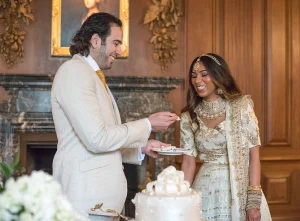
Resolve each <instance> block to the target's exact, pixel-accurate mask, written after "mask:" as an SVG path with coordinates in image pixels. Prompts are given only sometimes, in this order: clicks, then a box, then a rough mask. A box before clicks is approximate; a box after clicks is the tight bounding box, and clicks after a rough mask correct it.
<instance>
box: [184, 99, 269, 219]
mask: <svg viewBox="0 0 300 221" xmlns="http://www.w3.org/2000/svg"><path fill="white" fill-rule="evenodd" d="M198 121H199V126H198V127H195V125H194V124H195V123H192V120H191V118H190V115H189V113H187V112H185V113H183V114H182V116H181V139H180V147H182V148H186V149H189V152H188V153H187V154H188V155H191V156H194V157H197V156H198V155H199V157H200V160H201V161H202V162H204V163H203V165H202V166H201V169H200V170H199V172H198V174H197V176H196V178H195V181H194V183H193V188H195V189H196V190H200V191H201V192H202V201H203V202H202V204H203V217H202V218H203V219H207V220H215V221H217V220H228V221H229V220H232V221H245V220H246V210H245V207H246V200H247V188H248V185H249V174H248V170H249V167H248V164H249V153H250V148H251V147H255V146H259V145H260V138H259V128H258V122H257V118H256V116H255V113H254V110H253V103H252V100H251V98H250V96H243V97H242V98H240V99H237V100H235V101H231V102H228V101H227V105H226V119H225V122H222V123H221V124H220V125H219V126H217V127H216V128H215V129H212V128H208V127H206V126H205V124H204V123H203V122H201V119H199V118H198ZM220 184H221V185H220ZM261 214H262V216H261V220H262V221H269V220H272V219H271V216H270V212H269V209H268V206H267V203H266V200H265V197H264V196H263V197H262V204H261Z"/></svg>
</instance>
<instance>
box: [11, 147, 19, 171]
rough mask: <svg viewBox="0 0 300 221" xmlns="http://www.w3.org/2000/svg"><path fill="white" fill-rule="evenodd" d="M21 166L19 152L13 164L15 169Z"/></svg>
mask: <svg viewBox="0 0 300 221" xmlns="http://www.w3.org/2000/svg"><path fill="white" fill-rule="evenodd" d="M19 165H20V151H18V152H17V154H16V156H15V160H14V163H13V168H14V169H15V168H17V167H19Z"/></svg>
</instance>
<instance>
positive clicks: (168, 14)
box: [144, 0, 183, 71]
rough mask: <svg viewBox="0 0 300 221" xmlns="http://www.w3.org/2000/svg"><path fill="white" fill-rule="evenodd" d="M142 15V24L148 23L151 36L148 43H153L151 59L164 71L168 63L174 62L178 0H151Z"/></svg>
mask: <svg viewBox="0 0 300 221" xmlns="http://www.w3.org/2000/svg"><path fill="white" fill-rule="evenodd" d="M153 3H154V4H152V5H150V6H149V7H148V10H147V12H146V15H145V17H144V25H145V24H149V30H150V31H151V32H152V35H153V36H152V37H151V39H150V41H149V43H151V44H154V52H153V60H154V62H155V63H159V64H160V66H161V69H162V70H163V71H164V70H166V69H167V68H168V64H169V63H173V62H174V60H175V59H174V57H175V51H176V49H177V47H178V45H177V42H176V36H175V34H176V31H177V28H178V27H177V25H178V24H179V17H180V16H182V15H183V14H182V12H181V4H180V0H153Z"/></svg>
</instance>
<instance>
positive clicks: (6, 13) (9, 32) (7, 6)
mask: <svg viewBox="0 0 300 221" xmlns="http://www.w3.org/2000/svg"><path fill="white" fill-rule="evenodd" d="M31 3H32V0H0V24H4V28H3V29H2V28H1V30H0V31H1V32H0V54H2V55H3V59H4V61H5V62H6V64H7V66H8V67H9V68H11V67H13V66H14V65H15V64H16V63H18V62H22V61H23V57H24V47H23V42H24V39H25V35H26V32H25V31H23V30H22V29H21V27H20V26H21V25H20V23H19V20H23V22H24V23H25V24H27V25H29V22H30V20H31V21H34V15H33V10H32V7H31Z"/></svg>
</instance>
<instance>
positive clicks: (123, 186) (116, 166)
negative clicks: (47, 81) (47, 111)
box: [51, 13, 177, 221]
mask: <svg viewBox="0 0 300 221" xmlns="http://www.w3.org/2000/svg"><path fill="white" fill-rule="evenodd" d="M122 37H123V33H122V22H121V21H120V20H119V19H118V18H116V17H114V16H112V15H110V14H107V13H95V14H93V15H91V16H90V17H89V18H88V19H87V20H86V21H85V22H84V23H83V25H82V26H81V28H80V30H79V31H78V32H77V34H76V35H75V37H74V38H73V42H72V45H71V47H70V52H71V55H72V56H73V57H72V59H71V60H69V61H67V62H65V63H64V64H63V65H61V67H60V68H59V69H58V71H57V73H56V75H55V78H54V81H53V86H52V91H51V103H52V112H53V119H54V123H55V129H56V133H57V137H58V146H57V152H56V155H55V157H54V161H53V175H54V177H55V178H56V179H57V180H58V181H59V182H60V183H61V185H62V188H63V191H64V193H65V194H66V195H67V196H68V199H69V200H70V201H71V203H72V204H73V206H74V207H75V208H76V209H77V210H78V211H84V212H86V213H89V214H90V219H91V220H105V221H108V220H118V218H116V217H113V216H112V214H108V213H105V212H102V211H100V210H95V211H92V210H91V208H94V207H95V205H96V204H100V203H103V209H104V210H106V209H112V210H115V211H117V212H118V213H120V212H121V211H122V208H123V206H124V202H125V198H126V195H127V182H126V178H125V176H124V172H123V167H122V162H126V163H135V164H140V163H141V161H142V160H143V157H144V154H147V155H149V156H152V157H157V155H156V154H155V153H154V152H152V151H151V149H152V148H153V147H161V146H165V145H168V144H164V143H161V142H159V141H156V140H149V141H148V138H149V135H150V132H151V131H160V130H165V129H167V128H168V126H169V125H170V124H172V123H173V122H174V121H175V120H176V119H177V116H176V114H172V113H170V112H161V113H156V114H153V115H150V116H149V117H148V118H145V119H141V120H137V121H132V122H128V123H124V124H122V123H121V120H120V114H119V110H118V107H117V105H116V102H115V100H114V98H113V96H112V94H111V92H110V89H109V88H108V87H107V85H106V82H105V76H104V74H103V73H102V71H101V70H106V69H110V68H111V66H112V64H113V62H114V61H115V59H116V58H117V57H118V56H119V55H120V54H121V44H122ZM100 69H101V70H100Z"/></svg>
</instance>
